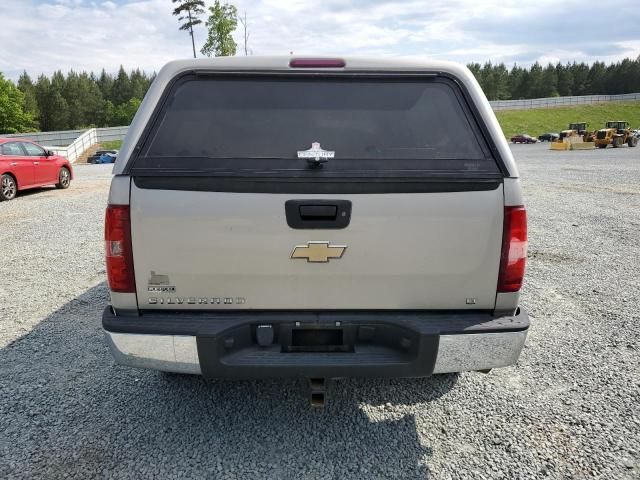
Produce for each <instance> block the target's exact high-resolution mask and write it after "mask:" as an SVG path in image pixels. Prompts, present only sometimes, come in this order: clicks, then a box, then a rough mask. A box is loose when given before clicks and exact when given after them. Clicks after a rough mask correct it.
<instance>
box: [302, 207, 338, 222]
mask: <svg viewBox="0 0 640 480" xmlns="http://www.w3.org/2000/svg"><path fill="white" fill-rule="evenodd" d="M337 215H338V206H337V205H300V218H302V220H311V221H313V220H335V219H336V216H337Z"/></svg>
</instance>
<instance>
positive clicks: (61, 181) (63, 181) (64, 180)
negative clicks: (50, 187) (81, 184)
mask: <svg viewBox="0 0 640 480" xmlns="http://www.w3.org/2000/svg"><path fill="white" fill-rule="evenodd" d="M69 185H71V172H70V171H69V169H68V168H67V167H62V168H61V169H60V173H58V183H56V188H61V189H62V190H65V189H67V188H69Z"/></svg>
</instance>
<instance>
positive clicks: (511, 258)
mask: <svg viewBox="0 0 640 480" xmlns="http://www.w3.org/2000/svg"><path fill="white" fill-rule="evenodd" d="M526 262H527V212H526V210H525V208H524V207H522V206H519V207H504V227H503V230H502V256H501V258H500V273H499V274H498V292H517V291H518V290H520V287H522V279H523V278H524V268H525V264H526Z"/></svg>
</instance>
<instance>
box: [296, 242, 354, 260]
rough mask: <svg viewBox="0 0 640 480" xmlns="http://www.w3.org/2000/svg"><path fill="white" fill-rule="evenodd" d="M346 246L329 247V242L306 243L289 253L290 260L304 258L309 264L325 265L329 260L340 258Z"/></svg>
mask: <svg viewBox="0 0 640 480" xmlns="http://www.w3.org/2000/svg"><path fill="white" fill-rule="evenodd" d="M346 249H347V246H346V245H329V242H307V244H306V245H298V246H296V247H295V248H294V249H293V252H291V258H305V259H306V260H307V262H309V263H327V262H329V259H331V258H342V255H344V251H345V250H346Z"/></svg>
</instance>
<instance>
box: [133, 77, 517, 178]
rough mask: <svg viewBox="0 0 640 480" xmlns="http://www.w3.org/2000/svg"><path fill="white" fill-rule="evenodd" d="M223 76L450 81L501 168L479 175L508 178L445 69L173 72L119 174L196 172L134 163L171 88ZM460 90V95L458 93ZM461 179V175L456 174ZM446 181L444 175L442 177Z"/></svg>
mask: <svg viewBox="0 0 640 480" xmlns="http://www.w3.org/2000/svg"><path fill="white" fill-rule="evenodd" d="M211 76H213V77H225V76H236V77H238V76H242V77H263V76H266V77H286V78H290V77H292V76H294V77H295V76H298V77H313V78H319V77H328V78H387V77H392V78H396V77H403V78H432V79H433V78H442V79H445V80H448V81H449V82H451V83H452V84H453V85H454V86H455V87H456V88H454V92H455V94H456V96H457V98H458V100H460V101H462V102H463V103H464V105H463V106H464V107H465V108H467V109H468V110H469V112H470V113H471V115H470V116H469V117H468V118H467V119H468V121H469V122H472V123H473V125H474V127H476V128H477V129H478V132H479V133H480V134H481V136H482V140H484V142H485V143H484V145H483V149H484V148H488V153H489V154H490V155H491V158H492V159H493V160H494V161H495V162H496V164H497V166H498V169H499V171H500V174H499V175H497V176H496V175H485V176H483V177H478V178H479V179H480V178H483V179H487V178H497V177H498V178H504V177H509V176H510V175H509V172H508V169H507V167H506V165H505V162H504V161H503V160H502V156H501V155H500V152H499V150H498V148H497V146H496V144H495V142H494V141H493V137H492V136H491V134H490V133H489V129H488V127H487V125H486V123H485V122H484V118H483V117H482V116H481V115H480V112H479V110H478V108H477V106H476V105H475V103H474V102H473V101H472V100H471V95H470V93H469V91H468V89H467V88H466V86H465V85H464V84H463V83H461V82H460V81H459V80H458V79H457V78H456V77H455V76H453V75H451V74H449V73H446V72H437V71H416V72H413V71H406V72H373V71H366V70H363V71H357V72H327V71H319V70H318V71H315V70H314V71H304V72H298V71H288V70H241V71H238V70H187V71H184V72H182V73H180V74H179V75H176V76H175V77H174V78H172V79H171V80H170V81H169V82H167V85H166V87H165V89H164V90H163V92H162V95H161V97H160V100H159V101H158V102H157V104H156V106H155V108H154V110H153V112H152V114H151V117H150V119H149V121H148V122H147V124H146V125H145V126H144V129H143V130H142V133H141V135H140V138H139V139H138V142H137V143H136V146H135V147H134V149H133V152H132V154H131V155H130V157H129V158H128V160H127V163H126V164H125V166H124V168H123V172H122V175H132V176H153V177H158V176H165V175H166V174H169V173H170V175H171V176H193V175H195V174H196V172H189V171H180V170H175V171H171V172H165V173H164V174H163V173H160V172H155V173H154V172H151V171H148V170H149V169H140V168H138V169H136V168H135V162H136V160H137V159H138V157H139V155H140V152H142V151H143V149H144V148H145V146H146V143H147V142H148V141H149V139H150V137H151V133H152V132H153V131H154V130H155V128H156V124H157V123H158V121H159V119H160V116H161V114H162V113H163V112H164V110H165V108H166V106H167V101H168V100H169V95H170V93H171V91H172V90H173V89H174V87H175V86H176V85H177V84H179V83H183V82H186V81H188V80H189V77H196V78H197V77H211ZM460 93H461V94H462V95H460ZM457 177H458V178H460V175H457ZM442 180H445V178H442Z"/></svg>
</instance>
